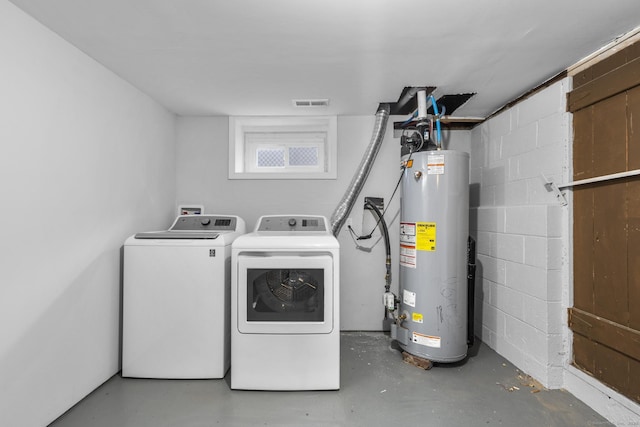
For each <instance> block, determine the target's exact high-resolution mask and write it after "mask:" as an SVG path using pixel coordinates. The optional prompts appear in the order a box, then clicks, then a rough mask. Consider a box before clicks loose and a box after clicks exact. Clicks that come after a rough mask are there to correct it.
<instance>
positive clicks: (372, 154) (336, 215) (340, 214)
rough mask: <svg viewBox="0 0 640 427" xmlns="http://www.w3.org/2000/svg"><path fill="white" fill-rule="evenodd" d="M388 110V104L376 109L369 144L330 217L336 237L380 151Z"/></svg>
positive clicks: (332, 230)
mask: <svg viewBox="0 0 640 427" xmlns="http://www.w3.org/2000/svg"><path fill="white" fill-rule="evenodd" d="M390 109H391V108H390V106H389V104H380V106H379V107H378V111H377V112H376V123H375V125H374V127H373V135H372V136H371V142H370V143H369V146H368V147H367V151H366V152H365V154H364V157H363V158H362V161H361V162H360V166H359V167H358V169H357V170H356V173H355V175H354V176H353V178H352V179H351V184H349V187H348V188H347V191H346V192H345V193H344V196H342V200H340V203H339V204H338V206H337V207H336V209H335V210H334V211H333V214H332V215H331V232H332V233H333V235H334V236H336V237H337V236H338V233H340V230H341V229H342V226H343V225H344V222H345V221H346V220H347V216H348V215H349V213H350V212H351V208H353V205H354V203H355V201H356V198H357V197H358V195H359V194H360V191H361V190H362V187H363V186H364V183H365V181H366V180H367V176H368V175H369V171H371V166H373V162H374V160H375V159H376V156H377V155H378V151H380V146H381V145H382V140H383V139H384V132H385V130H386V129H387V119H388V118H389V111H390Z"/></svg>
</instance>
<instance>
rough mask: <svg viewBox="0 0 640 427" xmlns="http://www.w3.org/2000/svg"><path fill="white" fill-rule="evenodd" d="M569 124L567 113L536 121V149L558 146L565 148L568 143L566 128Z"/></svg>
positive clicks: (569, 118) (569, 117) (569, 119)
mask: <svg viewBox="0 0 640 427" xmlns="http://www.w3.org/2000/svg"><path fill="white" fill-rule="evenodd" d="M570 122H571V116H570V115H569V113H565V112H561V113H555V114H551V115H550V116H547V117H544V118H542V119H540V120H539V121H538V141H537V142H538V143H537V146H538V147H544V146H546V145H559V146H562V147H566V146H567V144H568V142H569V133H568V127H569V125H570Z"/></svg>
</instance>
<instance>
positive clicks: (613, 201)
mask: <svg viewBox="0 0 640 427" xmlns="http://www.w3.org/2000/svg"><path fill="white" fill-rule="evenodd" d="M625 197H626V185H625V184H624V183H620V182H616V183H612V184H606V185H599V186H596V187H594V189H593V206H594V208H593V233H594V241H593V257H594V259H593V281H594V285H593V288H594V303H595V307H594V311H593V313H594V314H596V315H598V316H602V317H605V318H607V319H609V320H612V321H614V322H617V323H621V324H624V325H626V324H628V323H627V322H628V321H629V309H628V290H627V253H626V251H627V245H626V241H627V230H626V212H625V211H626V203H625Z"/></svg>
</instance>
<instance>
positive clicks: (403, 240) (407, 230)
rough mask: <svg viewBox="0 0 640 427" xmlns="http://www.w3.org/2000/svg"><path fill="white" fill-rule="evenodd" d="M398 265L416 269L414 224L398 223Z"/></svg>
mask: <svg viewBox="0 0 640 427" xmlns="http://www.w3.org/2000/svg"><path fill="white" fill-rule="evenodd" d="M400 265H402V266H405V267H409V268H416V223H415V222H401V223H400Z"/></svg>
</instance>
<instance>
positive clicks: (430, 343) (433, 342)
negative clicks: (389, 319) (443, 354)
mask: <svg viewBox="0 0 640 427" xmlns="http://www.w3.org/2000/svg"><path fill="white" fill-rule="evenodd" d="M411 341H413V342H414V343H416V344H420V345H424V346H427V347H433V348H440V343H441V341H442V340H441V339H440V337H436V336H433V335H424V334H419V333H417V332H414V333H413V335H412V336H411Z"/></svg>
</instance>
